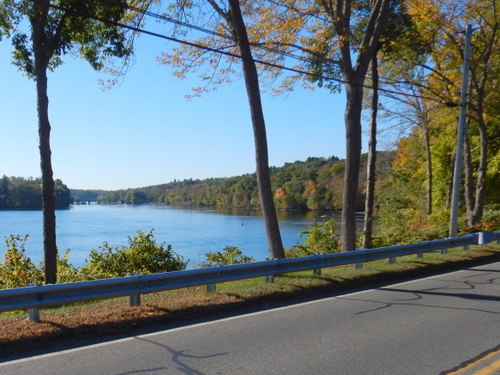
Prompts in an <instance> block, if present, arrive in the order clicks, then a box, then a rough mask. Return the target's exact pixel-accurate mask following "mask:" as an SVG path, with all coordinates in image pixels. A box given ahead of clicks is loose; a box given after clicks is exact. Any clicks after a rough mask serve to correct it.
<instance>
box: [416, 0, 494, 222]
mask: <svg viewBox="0 0 500 375" xmlns="http://www.w3.org/2000/svg"><path fill="white" fill-rule="evenodd" d="M497 6H498V5H497V3H496V2H495V1H489V0H459V1H449V0H418V1H417V2H416V3H414V4H413V6H412V9H411V12H412V14H413V17H414V19H415V20H417V21H416V22H417V23H418V24H419V27H420V29H421V30H426V31H430V34H431V35H433V36H434V37H433V38H434V44H433V53H432V54H431V56H430V59H429V61H428V62H427V64H422V65H423V66H424V67H425V68H426V69H427V70H428V76H427V77H428V78H427V84H426V87H425V90H426V91H425V94H426V95H427V96H432V95H434V96H435V97H441V98H443V99H444V100H442V101H445V102H446V103H449V104H453V105H457V103H458V98H459V96H460V79H461V72H460V66H461V64H462V61H463V56H464V42H463V39H464V38H463V34H461V32H462V31H464V30H465V27H466V25H467V24H471V25H472V26H473V28H475V29H476V31H475V32H474V34H473V40H472V45H473V47H472V56H471V64H470V95H469V99H468V103H467V104H468V116H469V121H468V124H469V126H468V139H467V141H466V142H467V144H468V145H469V146H468V147H467V148H466V152H465V168H466V173H465V206H466V213H467V220H468V224H469V225H476V224H478V223H480V221H481V219H482V215H483V209H484V202H485V199H486V197H487V195H488V194H490V195H491V194H492V193H493V192H492V191H491V189H493V190H494V189H495V188H493V186H492V185H491V182H490V181H493V180H494V176H495V174H496V175H497V176H498V168H495V166H494V165H493V166H492V167H489V163H490V160H495V159H496V157H497V155H498V152H499V151H498V145H497V142H498V141H497V139H498V130H497V129H498V126H497V125H498V105H495V104H494V103H497V102H498V92H499V88H498V76H499V74H498V73H499V68H498V64H497V63H496V62H497V61H498V51H499V39H498V30H499V25H500V23H499V18H498V14H497V11H498V9H497ZM430 15H431V16H430ZM449 104H448V105H449ZM447 111H448V109H446V108H445V107H444V106H442V108H441V109H440V112H447ZM433 122H434V123H435V122H436V120H434V121H433ZM471 145H473V146H472V147H471ZM469 151H470V152H469ZM489 188H490V189H489ZM488 189H489V190H490V191H489V192H488Z"/></svg>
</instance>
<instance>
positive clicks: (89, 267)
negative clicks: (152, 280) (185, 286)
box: [81, 230, 187, 279]
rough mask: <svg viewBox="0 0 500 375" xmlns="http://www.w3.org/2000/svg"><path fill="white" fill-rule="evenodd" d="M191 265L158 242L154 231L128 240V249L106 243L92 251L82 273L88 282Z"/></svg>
mask: <svg viewBox="0 0 500 375" xmlns="http://www.w3.org/2000/svg"><path fill="white" fill-rule="evenodd" d="M186 264H187V262H185V261H184V259H183V258H182V257H181V256H180V255H178V254H176V253H175V252H173V251H172V246H171V245H167V246H165V243H164V242H162V243H161V244H157V243H156V239H155V238H154V235H153V230H151V231H149V232H147V233H145V232H142V231H137V235H136V236H134V237H130V236H129V237H128V247H125V246H118V247H115V246H109V245H108V244H107V243H106V242H105V243H104V244H103V245H102V246H100V247H99V248H97V249H93V250H91V251H90V254H89V260H88V262H87V264H86V265H85V266H84V267H83V268H82V270H81V274H82V275H83V277H84V278H86V279H100V278H108V277H120V276H127V275H130V274H132V273H159V272H170V271H180V270H183V269H185V268H186Z"/></svg>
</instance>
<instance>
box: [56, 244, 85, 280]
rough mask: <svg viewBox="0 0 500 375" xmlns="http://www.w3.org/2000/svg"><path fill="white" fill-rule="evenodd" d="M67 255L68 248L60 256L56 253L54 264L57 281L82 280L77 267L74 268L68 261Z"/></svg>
mask: <svg viewBox="0 0 500 375" xmlns="http://www.w3.org/2000/svg"><path fill="white" fill-rule="evenodd" d="M69 255H70V250H69V249H68V250H66V252H65V253H64V256H63V257H62V258H61V257H60V256H59V254H57V259H56V264H57V282H58V283H69V282H75V281H82V278H81V275H80V273H79V270H78V268H76V267H75V266H73V265H72V264H71V263H70V262H69Z"/></svg>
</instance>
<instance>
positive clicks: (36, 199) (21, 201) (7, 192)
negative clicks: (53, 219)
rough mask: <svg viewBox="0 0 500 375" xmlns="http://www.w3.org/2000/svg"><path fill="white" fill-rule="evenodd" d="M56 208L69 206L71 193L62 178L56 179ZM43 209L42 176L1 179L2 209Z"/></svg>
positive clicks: (0, 198)
mask: <svg viewBox="0 0 500 375" xmlns="http://www.w3.org/2000/svg"><path fill="white" fill-rule="evenodd" d="M54 195H55V199H56V208H58V209H61V208H68V207H69V205H70V203H71V200H72V199H71V193H70V190H69V189H68V187H67V186H66V185H65V184H63V182H62V181H61V180H55V188H54ZM21 209H23V210H41V209H42V180H41V178H22V177H7V176H3V177H2V179H0V210H21Z"/></svg>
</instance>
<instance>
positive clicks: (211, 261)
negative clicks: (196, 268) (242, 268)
mask: <svg viewBox="0 0 500 375" xmlns="http://www.w3.org/2000/svg"><path fill="white" fill-rule="evenodd" d="M205 258H206V261H205V262H203V263H201V264H200V266H201V267H213V266H227V265H229V264H242V263H251V262H254V259H253V258H252V257H250V256H247V255H245V254H243V252H242V251H241V250H240V249H238V248H237V247H235V246H226V247H225V248H224V249H222V251H214V252H213V253H206V254H205Z"/></svg>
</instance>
